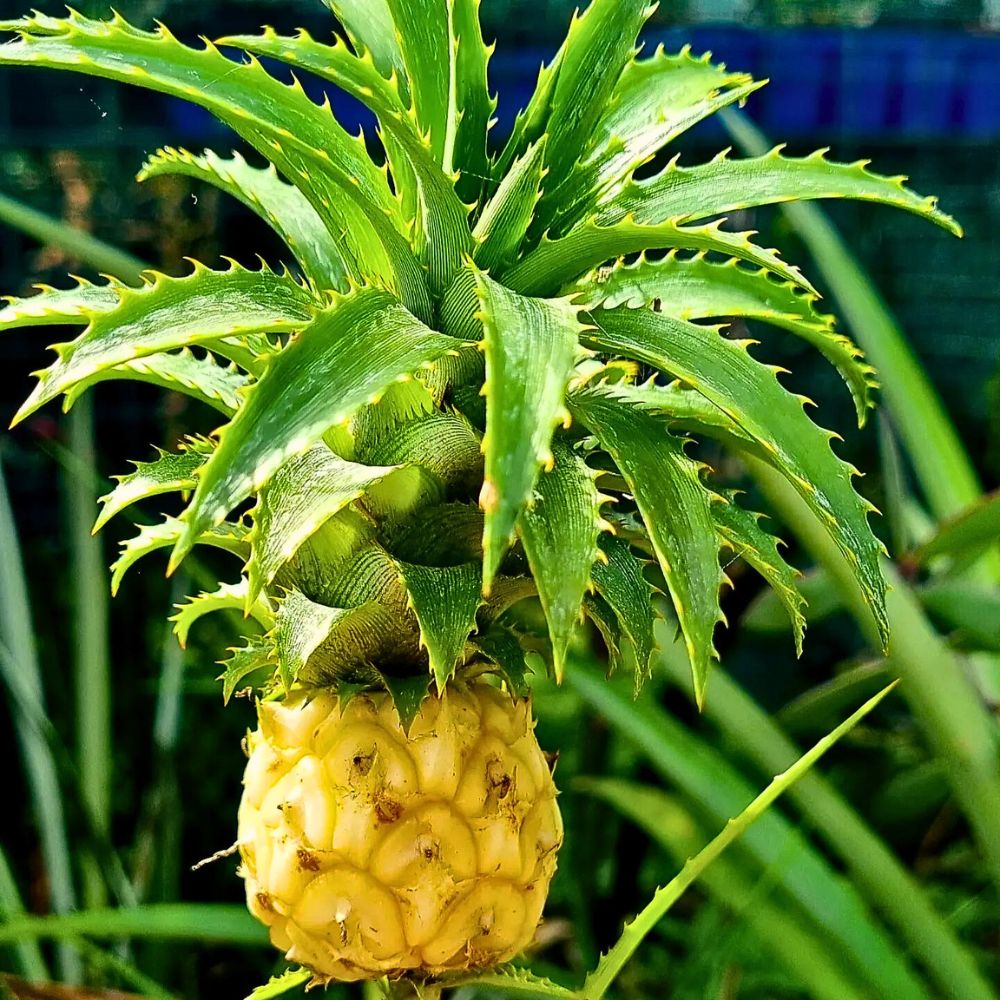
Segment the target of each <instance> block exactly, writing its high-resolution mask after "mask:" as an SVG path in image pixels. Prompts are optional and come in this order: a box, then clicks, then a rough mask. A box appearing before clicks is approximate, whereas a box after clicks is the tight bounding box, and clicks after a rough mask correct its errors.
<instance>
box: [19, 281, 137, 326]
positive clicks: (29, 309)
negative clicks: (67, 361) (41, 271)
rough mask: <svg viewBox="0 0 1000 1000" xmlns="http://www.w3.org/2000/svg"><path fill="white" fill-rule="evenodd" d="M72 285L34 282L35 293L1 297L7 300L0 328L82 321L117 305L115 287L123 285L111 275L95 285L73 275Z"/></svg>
mask: <svg viewBox="0 0 1000 1000" xmlns="http://www.w3.org/2000/svg"><path fill="white" fill-rule="evenodd" d="M76 281H77V285H76V287H75V288H52V287H51V286H50V285H36V286H35V287H36V288H37V289H38V290H39V291H38V294H37V295H29V296H27V297H25V298H23V299H18V298H14V296H12V295H7V296H4V297H3V300H2V301H4V302H6V303H7V304H6V305H5V306H4V307H3V308H2V309H0V331H2V330H17V329H20V328H22V327H27V326H55V325H57V324H59V325H61V324H66V325H71V324H77V323H79V324H86V323H89V322H90V318H91V316H93V315H94V314H95V313H102V312H107V311H109V310H111V309H114V307H115V306H116V305H118V289H119V288H123V287H124V286H123V285H122V284H121V282H118V281H116V280H115V279H113V278H112V279H110V280H109V283H108V284H106V285H95V284H92V283H91V282H89V281H85V280H84V279H83V278H77V279H76Z"/></svg>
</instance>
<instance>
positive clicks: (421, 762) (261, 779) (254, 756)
mask: <svg viewBox="0 0 1000 1000" xmlns="http://www.w3.org/2000/svg"><path fill="white" fill-rule="evenodd" d="M249 750H250V761H249V763H248V764H247V770H246V776H245V779H244V786H245V787H244V791H243V800H242V802H241V804H240V813H239V840H238V843H239V847H240V853H241V855H242V858H243V865H242V869H241V871H242V874H243V877H244V879H245V880H246V890H247V903H248V905H249V907H250V910H251V912H252V913H253V914H254V915H255V916H257V917H258V918H259V919H260V920H261V921H263V922H264V923H265V924H267V925H268V927H269V928H270V932H271V940H272V941H273V942H274V943H275V945H276V946H277V947H278V948H280V949H281V950H282V951H284V952H285V953H286V955H287V957H288V958H289V959H290V960H292V961H296V962H301V963H302V964H304V965H306V966H308V967H309V968H311V969H313V970H314V971H315V972H316V974H317V975H318V976H319V977H320V978H330V979H337V980H352V979H366V978H371V977H373V976H378V975H384V974H389V975H393V976H395V975H399V974H401V973H404V972H407V971H410V970H422V971H424V972H430V973H444V972H447V971H451V970H455V969H467V968H484V967H490V966H493V965H496V964H497V963H498V962H504V961H507V960H509V959H510V958H513V957H514V956H515V955H516V954H518V952H520V951H522V950H523V949H524V948H525V947H526V946H527V945H528V944H529V943H530V942H531V939H532V937H533V936H534V933H535V928H536V926H537V924H538V922H539V919H540V918H541V914H542V907H543V905H544V902H545V897H546V895H547V894H548V886H549V881H550V879H551V878H552V875H553V872H554V871H555V866H556V852H557V851H558V849H559V845H560V844H561V842H562V823H561V820H560V817H559V808H558V806H557V805H556V790H555V785H554V784H553V781H552V775H551V771H550V765H549V762H548V761H547V760H546V758H545V756H544V755H543V754H542V751H541V749H540V748H539V746H538V741H537V740H536V739H535V735H534V732H533V721H532V718H531V707H530V704H529V702H528V701H527V700H526V699H516V700H512V699H511V697H510V696H509V695H508V694H506V693H504V692H501V691H499V690H498V689H496V688H495V687H492V686H490V685H488V684H485V683H482V682H473V683H472V684H470V685H468V686H465V685H451V686H449V687H448V688H447V690H446V691H445V693H444V695H443V696H442V697H441V698H431V699H428V700H426V701H425V702H424V703H423V706H422V708H421V710H420V712H419V713H418V714H417V716H416V718H415V719H414V720H413V722H412V724H411V726H410V729H409V732H408V733H406V732H404V730H403V728H402V726H401V724H400V721H399V715H398V713H397V712H396V709H395V707H394V706H393V703H392V699H391V698H390V697H389V696H388V695H386V694H379V693H372V694H362V695H357V696H355V697H354V698H352V699H351V700H350V701H349V702H348V703H347V705H346V706H344V707H341V703H340V700H339V699H338V698H337V696H336V695H332V694H326V693H319V694H314V695H312V696H310V695H306V694H305V693H302V694H299V695H297V696H294V697H292V698H288V699H285V701H284V702H281V703H268V704H264V705H262V706H261V709H260V728H259V729H258V730H257V731H256V732H255V733H253V735H252V736H251V737H250V738H249Z"/></svg>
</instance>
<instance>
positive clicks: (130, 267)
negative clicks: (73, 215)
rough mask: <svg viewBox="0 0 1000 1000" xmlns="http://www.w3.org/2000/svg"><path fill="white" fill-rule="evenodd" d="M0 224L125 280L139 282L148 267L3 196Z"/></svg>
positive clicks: (1, 196) (95, 268)
mask: <svg viewBox="0 0 1000 1000" xmlns="http://www.w3.org/2000/svg"><path fill="white" fill-rule="evenodd" d="M0 223H3V224H5V225H8V226H10V227H11V228H13V229H17V230H19V231H20V232H22V233H25V234H27V235H28V236H30V237H32V239H36V240H38V242H39V243H43V244H45V245H46V246H54V247H59V248H60V249H61V250H64V251H65V252H66V253H67V254H68V255H69V256H70V257H73V258H74V259H76V260H80V261H83V262H84V263H85V264H86V265H87V266H88V267H92V268H93V269H94V270H96V271H101V272H103V273H104V274H113V275H115V276H116V277H119V278H121V279H122V280H123V281H130V282H138V281H139V280H140V276H141V275H142V272H143V270H144V269H145V267H146V265H145V264H144V263H143V262H142V261H141V260H139V258H138V257H133V256H132V255H131V254H130V253H126V252H125V251H124V250H119V249H118V248H117V247H114V246H111V245H110V244H108V243H105V242H104V241H103V240H99V239H97V238H96V237H94V236H91V235H90V233H85V232H83V231H82V230H79V229H75V228H73V226H70V225H68V224H67V223H65V222H63V221H62V220H60V219H54V218H52V217H51V216H49V215H46V214H45V213H44V212H39V211H36V210H35V209H33V208H29V207H28V206H27V205H22V204H21V203H20V202H19V201H15V200H14V199H13V198H10V197H8V196H7V195H5V194H0Z"/></svg>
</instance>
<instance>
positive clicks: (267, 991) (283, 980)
mask: <svg viewBox="0 0 1000 1000" xmlns="http://www.w3.org/2000/svg"><path fill="white" fill-rule="evenodd" d="M312 978H313V973H312V972H311V971H310V970H309V969H286V970H285V971H284V972H282V973H281V974H280V975H277V976H271V978H270V979H269V980H268V981H267V982H266V983H264V984H263V986H258V987H257V988H256V989H255V990H254V991H253V992H252V993H251V994H250V996H248V997H246V1000H275V997H281V996H284V995H285V994H286V993H291V991H292V990H294V989H297V988H298V987H299V986H305V985H306V984H307V983H308V982H309V981H310V980H311V979H312Z"/></svg>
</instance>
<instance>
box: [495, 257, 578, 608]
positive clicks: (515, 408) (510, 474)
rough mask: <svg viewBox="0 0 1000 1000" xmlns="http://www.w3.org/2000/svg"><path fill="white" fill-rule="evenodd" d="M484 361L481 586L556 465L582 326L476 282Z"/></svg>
mask: <svg viewBox="0 0 1000 1000" xmlns="http://www.w3.org/2000/svg"><path fill="white" fill-rule="evenodd" d="M476 285H477V291H478V295H479V302H480V312H481V316H482V324H483V349H484V351H485V354H486V386H485V395H486V435H485V437H484V438H483V454H484V455H485V458H486V467H485V471H484V475H483V488H482V493H481V496H480V504H481V505H482V508H483V510H484V511H485V513H486V525H485V528H484V530H483V553H484V555H483V587H484V590H485V591H486V592H488V591H489V585H490V582H491V581H492V579H493V577H494V575H495V574H496V572H497V570H498V569H499V568H500V560H501V559H502V558H503V555H504V553H505V552H506V550H507V547H508V546H509V545H510V543H511V541H512V540H513V535H514V528H515V525H516V524H517V519H518V516H519V515H520V513H521V511H522V510H523V509H524V506H525V504H526V503H527V502H528V500H529V499H530V497H531V493H532V490H533V489H534V486H535V482H536V480H537V479H538V472H539V468H540V466H541V465H542V464H543V463H545V464H547V463H549V462H551V461H552V452H551V447H550V446H551V441H552V434H553V431H554V430H555V427H556V424H557V423H558V422H559V421H560V420H561V419H564V414H565V412H566V410H565V403H564V399H565V392H566V385H567V383H568V381H569V377H570V374H571V373H572V369H573V362H574V360H575V358H576V355H577V352H578V350H579V348H578V343H579V337H580V333H581V332H582V330H583V327H582V325H581V323H580V320H579V318H578V310H577V308H576V307H575V306H573V305H572V304H571V303H569V302H568V301H566V300H563V299H551V300H546V299H530V298H526V297H525V296H523V295H518V294H517V293H516V292H512V291H511V290H510V289H509V288H505V287H504V286H503V285H500V284H498V283H497V282H495V281H493V280H492V279H491V278H489V277H487V276H486V275H484V274H482V273H477V275H476Z"/></svg>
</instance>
